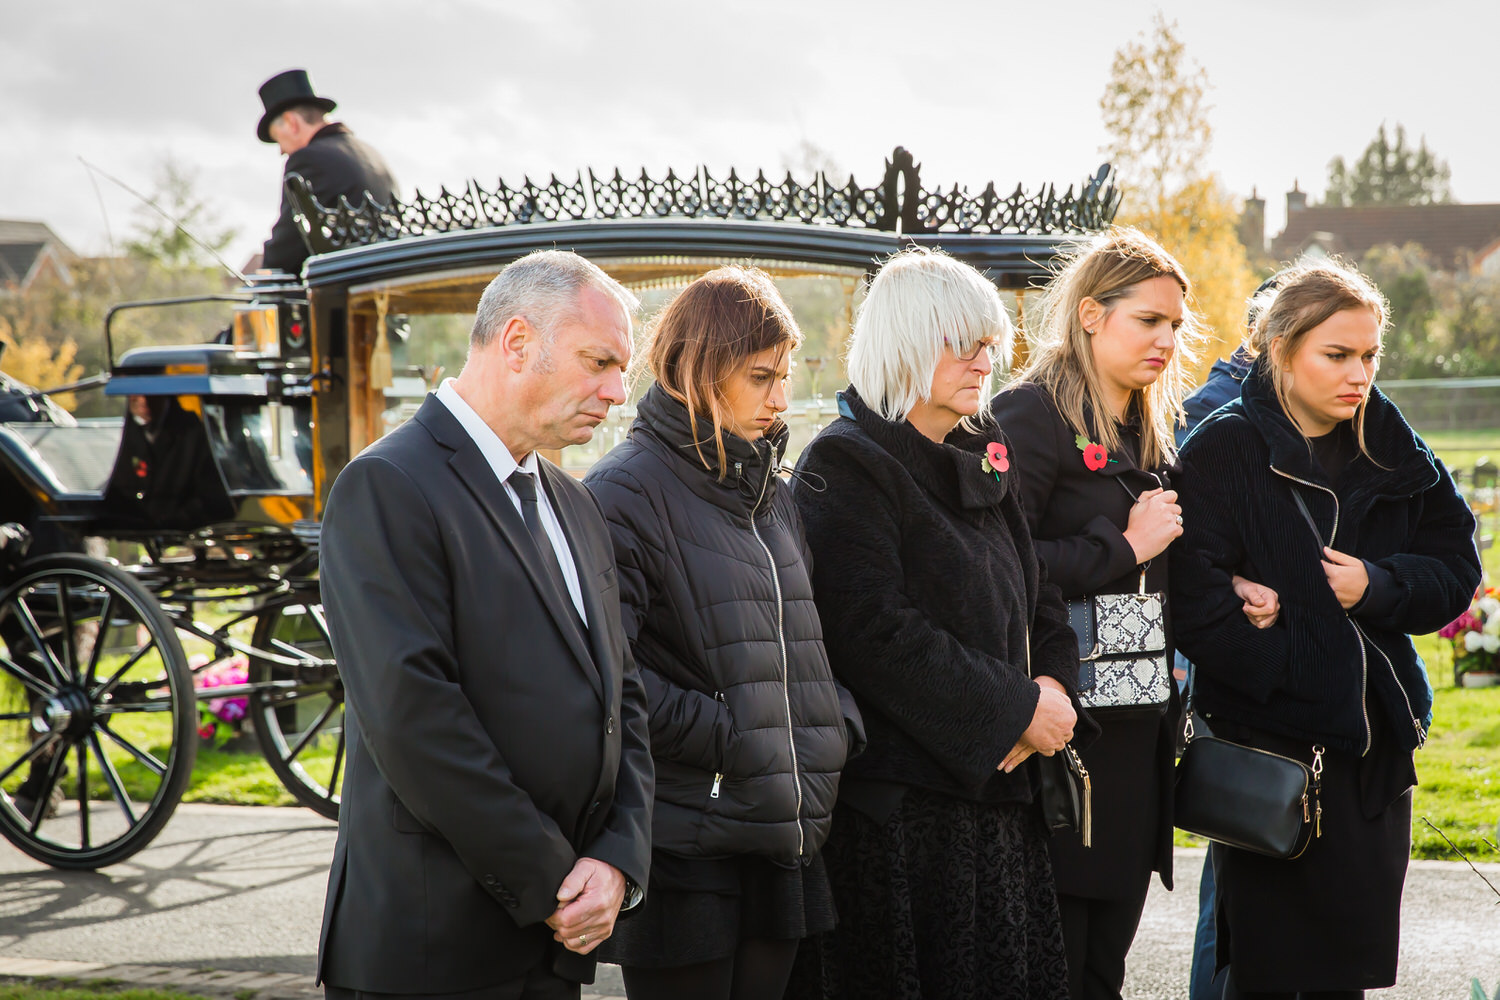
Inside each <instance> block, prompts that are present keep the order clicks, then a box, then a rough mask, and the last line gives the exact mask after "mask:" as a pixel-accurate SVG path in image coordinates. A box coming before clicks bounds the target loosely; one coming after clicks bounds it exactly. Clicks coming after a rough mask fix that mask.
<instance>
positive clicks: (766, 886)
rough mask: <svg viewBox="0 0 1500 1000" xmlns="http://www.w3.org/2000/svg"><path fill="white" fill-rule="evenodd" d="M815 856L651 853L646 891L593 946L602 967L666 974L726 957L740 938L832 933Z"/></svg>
mask: <svg viewBox="0 0 1500 1000" xmlns="http://www.w3.org/2000/svg"><path fill="white" fill-rule="evenodd" d="M833 925H834V910H833V894H832V891H831V890H830V889H829V886H828V873H827V871H826V870H825V869H824V867H823V859H822V858H821V857H820V856H819V855H816V854H814V855H812V856H811V857H810V858H809V859H808V860H807V863H806V864H802V865H795V866H790V867H789V866H785V865H779V864H777V863H775V862H773V861H771V860H770V859H768V858H763V857H758V856H754V855H746V856H743V857H736V858H718V859H702V858H680V857H676V856H674V855H671V854H666V853H663V852H661V851H653V852H652V854H651V882H650V891H649V892H648V893H647V894H646V899H645V900H644V901H643V902H642V903H641V905H640V907H639V912H635V913H627V914H626V915H624V916H623V917H622V918H621V919H620V921H619V922H618V923H616V924H615V932H614V934H613V935H611V936H610V938H609V940H608V941H605V942H604V943H603V944H602V945H600V946H599V958H600V960H601V961H604V962H613V963H615V964H617V965H624V966H631V967H634V968H640V969H669V968H677V967H678V966H683V965H697V964H698V963H700V962H712V961H715V960H717V959H721V958H727V957H728V956H730V955H733V954H734V952H735V949H736V948H737V947H738V946H739V943H740V942H741V941H745V940H751V939H770V940H779V941H789V940H798V939H801V938H804V937H807V936H808V935H809V934H818V933H822V932H824V931H828V930H832V929H833Z"/></svg>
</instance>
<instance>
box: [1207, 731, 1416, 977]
mask: <svg viewBox="0 0 1500 1000" xmlns="http://www.w3.org/2000/svg"><path fill="white" fill-rule="evenodd" d="M1371 716H1372V722H1371V725H1372V728H1373V744H1372V746H1371V748H1370V751H1369V753H1367V754H1365V755H1364V756H1363V757H1361V756H1359V755H1357V754H1354V753H1345V752H1338V751H1333V750H1329V751H1326V752H1325V753H1324V754H1323V789H1322V803H1323V821H1322V827H1323V835H1322V836H1321V837H1317V838H1315V839H1313V840H1312V842H1311V843H1310V844H1309V845H1308V848H1307V850H1306V851H1304V852H1303V854H1302V856H1301V857H1299V858H1296V859H1294V860H1291V861H1279V860H1276V859H1274V858H1267V857H1263V856H1261V855H1259V854H1252V853H1250V852H1248V851H1239V850H1234V849H1232V848H1215V857H1216V859H1217V867H1216V869H1215V874H1216V876H1217V879H1218V913H1217V916H1218V928H1219V931H1218V934H1219V936H1218V945H1217V949H1218V951H1217V956H1216V957H1217V963H1216V964H1217V965H1218V966H1220V967H1222V966H1224V965H1229V966H1231V967H1232V968H1233V970H1234V979H1235V984H1236V985H1237V986H1238V987H1239V988H1240V989H1241V990H1245V991H1250V992H1271V991H1275V992H1305V991H1320V990H1372V989H1382V988H1384V987H1387V986H1392V985H1394V984H1395V982H1396V959H1397V955H1398V952H1399V950H1400V931H1401V890H1402V887H1403V886H1404V884H1405V882H1406V865H1407V859H1408V858H1409V856H1410V854H1411V786H1412V785H1413V784H1414V783H1415V781H1416V773H1415V771H1414V770H1413V769H1412V757H1411V754H1409V753H1407V752H1406V751H1404V750H1402V749H1401V748H1400V747H1399V746H1397V745H1396V744H1395V743H1394V741H1393V740H1392V739H1391V738H1390V735H1389V730H1388V729H1387V728H1386V726H1385V725H1384V720H1383V719H1382V718H1381V717H1380V716H1379V713H1378V712H1375V711H1373V710H1372V712H1371ZM1212 724H1213V725H1214V728H1215V732H1216V733H1217V734H1218V735H1220V736H1224V737H1226V738H1228V739H1232V740H1235V741H1236V742H1241V743H1248V744H1250V745H1252V746H1256V747H1259V748H1261V749H1263V750H1269V751H1271V752H1273V753H1279V754H1283V755H1285V756H1288V757H1293V758H1296V759H1297V760H1301V761H1302V762H1304V763H1308V764H1310V763H1311V762H1312V747H1311V745H1310V743H1308V742H1307V741H1299V740H1291V739H1286V738H1283V737H1279V736H1272V735H1270V734H1267V733H1263V732H1259V731H1256V730H1249V729H1243V728H1240V727H1235V726H1231V725H1229V724H1228V723H1226V722H1225V721H1223V720H1220V719H1215V720H1212Z"/></svg>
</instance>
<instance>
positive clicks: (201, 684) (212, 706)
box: [188, 653, 250, 740]
mask: <svg viewBox="0 0 1500 1000" xmlns="http://www.w3.org/2000/svg"><path fill="white" fill-rule="evenodd" d="M188 665H189V666H190V667H192V668H193V687H194V688H195V689H197V690H198V691H200V692H202V691H207V690H210V689H212V688H216V687H224V686H226V685H234V684H244V683H247V682H248V681H249V680H250V661H249V660H247V659H245V657H244V656H243V655H241V654H238V653H237V654H235V655H234V656H231V657H229V658H227V659H223V660H219V661H217V662H215V663H213V664H212V665H210V663H209V659H208V656H207V655H205V654H203V653H196V654H194V655H193V656H192V657H190V658H189V659H188ZM249 707H250V700H249V699H248V698H246V697H245V696H244V695H234V696H232V697H228V698H210V699H208V701H207V702H206V703H205V702H203V701H201V700H200V702H199V703H198V735H199V736H200V737H201V738H203V739H205V740H211V739H214V738H215V737H216V736H218V735H219V724H220V723H227V724H228V726H227V727H226V728H230V727H234V726H236V725H237V724H238V723H239V722H240V721H241V720H242V719H244V718H245V713H246V712H247V711H248V710H249ZM228 738H229V733H228V732H226V733H224V735H223V737H222V739H228Z"/></svg>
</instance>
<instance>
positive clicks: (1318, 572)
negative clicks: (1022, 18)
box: [1171, 261, 1480, 1000]
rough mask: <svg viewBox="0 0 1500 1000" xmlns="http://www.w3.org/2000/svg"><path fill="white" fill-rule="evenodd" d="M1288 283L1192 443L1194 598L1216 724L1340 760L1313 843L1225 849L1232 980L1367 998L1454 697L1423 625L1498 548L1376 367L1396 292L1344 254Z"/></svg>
mask: <svg viewBox="0 0 1500 1000" xmlns="http://www.w3.org/2000/svg"><path fill="white" fill-rule="evenodd" d="M1274 296H1275V297H1274V298H1273V299H1272V300H1271V301H1270V304H1269V305H1268V306H1267V307H1266V308H1264V309H1263V310H1262V311H1261V315H1260V318H1259V320H1258V322H1257V325H1256V329H1255V331H1254V333H1253V334H1252V337H1251V344H1252V346H1253V347H1254V348H1255V350H1256V352H1257V354H1258V358H1257V360H1256V365H1255V368H1254V369H1253V371H1252V372H1251V374H1250V375H1249V376H1248V377H1247V378H1246V379H1245V383H1244V387H1243V389H1242V390H1241V396H1240V398H1239V399H1238V400H1235V401H1233V402H1230V403H1228V404H1226V405H1225V406H1223V407H1221V408H1219V409H1218V410H1217V411H1216V412H1215V413H1214V414H1213V415H1212V416H1211V417H1209V418H1208V419H1207V420H1205V421H1204V422H1203V423H1202V424H1200V425H1199V426H1198V428H1197V430H1195V431H1194V432H1193V434H1192V436H1191V437H1189V438H1188V440H1187V443H1186V444H1185V445H1184V446H1183V450H1182V475H1181V478H1180V480H1179V482H1180V489H1181V491H1182V511H1183V518H1184V521H1185V530H1184V533H1183V536H1182V539H1181V541H1179V542H1178V543H1177V544H1176V545H1174V546H1173V547H1172V550H1171V551H1172V583H1171V586H1172V601H1173V603H1174V609H1175V613H1176V615H1177V622H1178V631H1177V635H1178V638H1179V641H1180V643H1181V647H1182V650H1183V652H1185V653H1186V654H1187V655H1188V656H1189V657H1190V658H1191V659H1192V661H1193V663H1194V664H1195V665H1196V667H1197V674H1196V677H1195V680H1194V682H1193V684H1194V689H1195V693H1194V702H1195V710H1196V711H1197V712H1198V713H1199V714H1201V715H1202V717H1203V718H1204V719H1205V720H1207V722H1208V724H1209V725H1211V726H1212V727H1213V730H1214V733H1215V735H1217V736H1220V737H1224V738H1227V739H1230V740H1234V741H1236V742H1239V743H1246V744H1250V745H1252V746H1255V747H1259V748H1260V749H1263V750H1270V751H1272V752H1274V753H1278V754H1282V755H1283V756H1288V757H1295V758H1297V759H1300V760H1302V761H1303V762H1304V763H1308V764H1312V763H1313V761H1314V760H1315V759H1321V763H1322V788H1321V791H1320V794H1319V804H1318V809H1319V812H1318V813H1317V815H1318V835H1317V836H1316V837H1315V838H1314V839H1313V840H1312V841H1311V843H1310V844H1309V845H1308V847H1307V850H1306V851H1305V852H1304V853H1303V854H1302V855H1301V856H1300V857H1298V858H1296V859H1294V860H1289V861H1281V860H1273V859H1271V858H1266V857H1263V856H1261V855H1258V854H1251V853H1249V852H1247V851H1242V850H1237V849H1234V848H1225V849H1224V850H1223V852H1222V853H1219V851H1218V850H1217V849H1216V850H1215V861H1214V865H1215V871H1216V874H1217V879H1218V886H1217V888H1218V926H1219V937H1218V947H1217V955H1218V960H1217V964H1218V966H1219V967H1220V968H1222V967H1224V966H1225V965H1228V966H1229V977H1228V984H1227V986H1226V988H1225V991H1224V996H1225V997H1226V998H1231V1000H1239V998H1249V997H1260V998H1264V1000H1272V998H1291V997H1292V996H1293V995H1294V994H1295V995H1297V996H1300V997H1302V998H1313V997H1317V998H1324V1000H1335V998H1336V1000H1350V998H1354V997H1361V996H1363V995H1364V993H1363V991H1364V990H1367V989H1377V988H1380V987H1386V986H1390V985H1392V984H1393V983H1394V982H1395V980H1396V958H1397V951H1398V947H1397V939H1398V936H1399V931H1400V925H1401V890H1402V886H1403V884H1404V881H1405V875H1406V863H1407V857H1408V854H1409V851H1410V847H1411V786H1412V785H1414V784H1415V783H1416V772H1415V769H1414V767H1413V760H1412V753H1413V751H1414V750H1416V749H1418V748H1419V747H1421V745H1422V744H1423V743H1424V742H1425V741H1426V739H1427V727H1428V726H1429V725H1430V723H1431V716H1432V689H1431V688H1430V687H1429V685H1428V681H1427V672H1426V669H1425V667H1424V666H1423V664H1422V660H1421V658H1420V657H1418V656H1417V654H1416V651H1415V650H1414V649H1413V648H1412V644H1411V640H1410V639H1409V638H1407V635H1408V633H1419V634H1420V633H1424V632H1434V631H1436V630H1437V629H1439V628H1441V627H1442V626H1443V625H1445V624H1447V623H1448V622H1449V621H1451V620H1452V619H1454V618H1456V617H1457V616H1458V615H1459V614H1460V613H1461V612H1462V611H1463V610H1464V608H1466V607H1467V606H1468V604H1469V601H1470V599H1471V598H1472V596H1473V593H1474V588H1475V587H1476V586H1477V585H1478V583H1479V578H1480V570H1479V558H1478V555H1477V554H1476V552H1475V550H1474V540H1473V532H1474V519H1473V517H1472V516H1471V515H1470V513H1469V509H1468V506H1467V505H1466V504H1465V503H1464V501H1463V499H1462V498H1461V497H1460V496H1459V495H1458V491H1457V490H1456V489H1455V488H1454V486H1453V480H1452V479H1451V478H1450V477H1449V476H1448V473H1447V470H1445V469H1444V468H1443V465H1442V463H1441V462H1439V461H1438V460H1437V459H1436V458H1435V457H1434V456H1433V454H1432V450H1431V449H1430V448H1428V447H1427V445H1426V444H1424V443H1423V442H1422V440H1421V439H1420V438H1419V437H1417V435H1416V434H1415V433H1414V432H1413V431H1412V429H1411V427H1410V426H1408V425H1407V423H1406V421H1405V420H1403V419H1402V417H1401V413H1400V411H1398V410H1397V409H1396V407H1395V406H1394V405H1393V404H1392V403H1391V402H1390V401H1389V400H1387V399H1386V398H1385V397H1384V396H1383V395H1381V393H1380V392H1379V390H1377V389H1375V388H1374V386H1373V384H1372V383H1373V381H1374V376H1375V369H1376V367H1377V364H1378V359H1379V356H1380V337H1381V332H1382V330H1383V329H1384V326H1385V321H1386V304H1385V300H1384V298H1383V297H1382V296H1381V294H1380V292H1379V291H1378V290H1377V289H1376V288H1375V287H1374V286H1373V285H1371V284H1370V282H1369V281H1368V280H1366V279H1365V278H1364V277H1363V276H1361V275H1359V274H1357V273H1356V272H1354V271H1352V270H1349V269H1347V268H1345V267H1342V266H1340V265H1337V264H1334V263H1329V262H1326V261H1325V262H1317V263H1312V264H1304V265H1299V266H1297V267H1294V268H1292V269H1290V270H1289V271H1287V272H1285V273H1284V275H1283V276H1282V279H1281V282H1280V284H1279V286H1278V288H1277V290H1276V292H1275V293H1274ZM1236 573H1238V574H1240V575H1242V576H1244V577H1246V578H1248V579H1250V580H1253V581H1255V582H1257V583H1260V584H1263V585H1265V586H1266V587H1269V588H1271V589H1272V590H1274V591H1275V592H1276V593H1277V595H1278V596H1279V598H1280V614H1279V617H1277V618H1276V619H1275V620H1274V622H1272V623H1270V624H1268V625H1267V624H1265V623H1262V625H1261V627H1257V626H1256V625H1255V624H1252V623H1251V622H1249V621H1247V620H1246V617H1245V614H1244V613H1242V604H1241V601H1240V598H1239V597H1238V596H1236V595H1235V593H1234V592H1233V589H1232V585H1231V582H1230V581H1231V576H1232V575H1233V574H1236Z"/></svg>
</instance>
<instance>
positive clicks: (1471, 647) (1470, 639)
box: [1464, 632, 1484, 653]
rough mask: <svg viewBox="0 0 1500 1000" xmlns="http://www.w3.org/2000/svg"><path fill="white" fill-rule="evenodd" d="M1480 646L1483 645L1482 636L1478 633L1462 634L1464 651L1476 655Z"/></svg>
mask: <svg viewBox="0 0 1500 1000" xmlns="http://www.w3.org/2000/svg"><path fill="white" fill-rule="evenodd" d="M1482 645H1484V636H1482V635H1480V634H1479V633H1478V632H1465V633H1464V649H1467V650H1468V651H1469V652H1471V653H1477V652H1478V651H1479V647H1480V646H1482Z"/></svg>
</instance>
